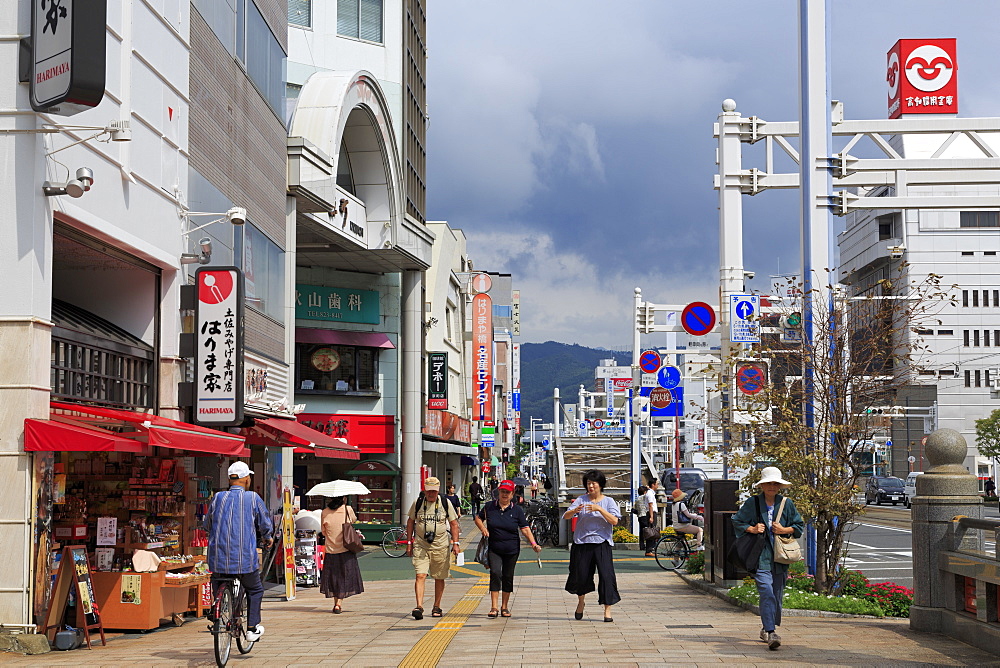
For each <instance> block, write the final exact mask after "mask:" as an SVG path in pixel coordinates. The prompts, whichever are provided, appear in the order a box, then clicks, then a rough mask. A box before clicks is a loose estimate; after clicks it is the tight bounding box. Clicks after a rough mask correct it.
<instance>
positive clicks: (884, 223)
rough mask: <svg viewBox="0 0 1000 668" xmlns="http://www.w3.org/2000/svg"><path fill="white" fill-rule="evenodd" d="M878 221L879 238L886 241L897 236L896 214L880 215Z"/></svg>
mask: <svg viewBox="0 0 1000 668" xmlns="http://www.w3.org/2000/svg"><path fill="white" fill-rule="evenodd" d="M876 220H877V221H878V240H879V241H885V240H886V239H894V238H896V234H895V230H894V228H895V224H894V223H895V221H896V214H894V213H890V214H887V215H885V216H879V217H878V218H877V219H876Z"/></svg>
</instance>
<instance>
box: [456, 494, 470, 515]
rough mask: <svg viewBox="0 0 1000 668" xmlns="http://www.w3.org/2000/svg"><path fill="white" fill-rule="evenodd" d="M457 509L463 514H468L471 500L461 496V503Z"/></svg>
mask: <svg viewBox="0 0 1000 668" xmlns="http://www.w3.org/2000/svg"><path fill="white" fill-rule="evenodd" d="M459 509H460V510H461V511H462V514H463V515H468V514H470V513H471V512H472V501H470V500H469V499H468V498H463V499H462V503H461V504H460V506H459Z"/></svg>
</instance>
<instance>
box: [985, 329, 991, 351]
mask: <svg viewBox="0 0 1000 668" xmlns="http://www.w3.org/2000/svg"><path fill="white" fill-rule="evenodd" d="M983 345H984V346H986V347H987V348H989V347H990V330H988V329H984V330H983Z"/></svg>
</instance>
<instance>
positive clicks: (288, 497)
mask: <svg viewBox="0 0 1000 668" xmlns="http://www.w3.org/2000/svg"><path fill="white" fill-rule="evenodd" d="M282 499H283V504H282V513H281V552H282V555H283V557H284V563H285V600H287V601H294V600H295V519H294V516H293V515H292V491H291V490H290V489H288V488H287V487H286V488H285V490H284V492H283V494H282ZM263 566H264V564H261V567H262V568H263Z"/></svg>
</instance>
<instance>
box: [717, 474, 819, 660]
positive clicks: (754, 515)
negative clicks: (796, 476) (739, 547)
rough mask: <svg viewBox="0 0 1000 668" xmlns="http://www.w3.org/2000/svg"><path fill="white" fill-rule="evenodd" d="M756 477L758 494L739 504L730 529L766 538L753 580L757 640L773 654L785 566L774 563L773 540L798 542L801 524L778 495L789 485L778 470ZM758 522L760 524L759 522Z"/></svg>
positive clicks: (790, 504) (792, 507) (792, 506)
mask: <svg viewBox="0 0 1000 668" xmlns="http://www.w3.org/2000/svg"><path fill="white" fill-rule="evenodd" d="M760 473H761V477H760V480H759V481H758V482H757V483H756V484H755V487H757V488H758V489H759V490H760V493H759V494H755V495H753V496H751V497H750V498H749V499H747V500H746V501H744V502H743V505H742V506H741V507H740V510H739V512H737V513H736V514H735V515H733V527H734V528H735V529H736V535H737V536H739V535H741V534H743V533H751V534H764V536H765V537H766V540H765V541H764V545H763V549H762V550H761V552H760V558H759V559H758V561H757V570H756V572H754V574H753V579H754V580H755V581H756V583H757V592H758V593H759V594H760V621H761V624H762V625H763V626H762V628H761V630H760V639H761V640H763V641H764V642H766V643H767V647H768V649H772V650H774V649H778V647H780V646H781V638H780V637H779V636H778V634H777V631H776V629H777V627H778V626H780V625H781V601H782V596H784V593H785V580H787V579H788V564H782V563H779V562H777V561H775V560H774V541H775V536H789V535H790V536H792V537H793V538H799V537H800V536H801V535H802V532H803V531H804V530H805V522H803V521H802V516H801V515H799V511H798V510H797V509H796V508H795V503H794V502H793V501H792V500H791V499H789V498H787V497H785V496H782V495H781V494H778V491H779V490H781V489H784V488H785V487H788V486H789V485H790V484H791V483H790V482H788V481H787V480H785V479H784V478H782V477H781V469H779V468H778V467H776V466H768V467H766V468H764V469H763V470H762V471H761V472H760ZM761 519H763V520H764V521H763V522H760V521H759V520H761ZM747 566H748V567H749V564H747Z"/></svg>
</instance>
